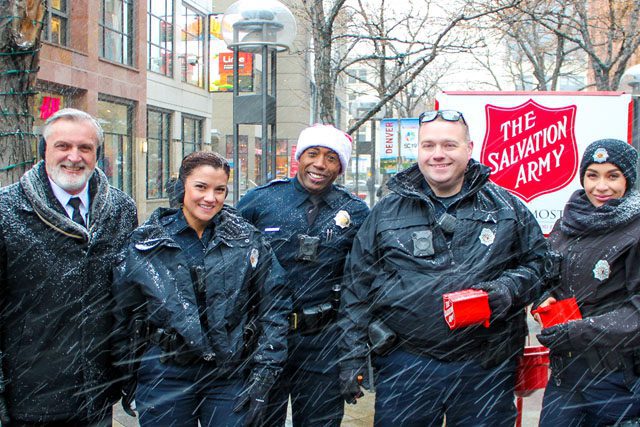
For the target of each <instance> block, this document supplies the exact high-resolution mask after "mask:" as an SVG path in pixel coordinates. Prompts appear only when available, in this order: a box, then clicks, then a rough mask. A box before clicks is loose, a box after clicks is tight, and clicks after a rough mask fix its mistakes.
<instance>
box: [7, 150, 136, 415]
mask: <svg viewBox="0 0 640 427" xmlns="http://www.w3.org/2000/svg"><path fill="white" fill-rule="evenodd" d="M89 193H90V203H91V206H90V209H89V229H88V230H87V229H85V228H84V227H81V226H79V225H78V224H76V223H74V222H73V221H72V220H71V219H70V218H69V217H68V215H67V213H66V211H65V210H64V208H63V207H62V206H61V205H60V203H59V202H58V200H57V199H56V198H55V196H54V195H53V191H52V190H51V186H50V184H49V181H48V178H47V174H46V171H45V168H44V163H43V162H40V163H39V164H37V165H36V166H35V167H34V168H33V169H31V170H30V171H28V172H27V173H25V174H24V175H23V176H22V178H21V179H20V182H19V183H16V184H13V185H10V186H8V187H4V188H2V189H1V190H0V292H1V296H2V301H1V307H2V310H1V320H0V328H1V329H0V330H1V332H0V333H1V339H2V347H1V350H2V352H3V353H4V358H3V361H2V362H3V373H4V377H5V379H6V381H7V385H6V390H5V393H4V394H5V398H6V399H7V401H8V404H9V411H10V414H11V417H12V418H14V419H19V420H24V421H31V422H34V423H35V422H38V423H40V422H47V421H53V420H61V419H67V418H70V417H75V418H88V419H91V418H92V416H94V415H96V414H98V413H99V412H100V411H104V410H105V409H107V408H110V406H111V405H113V403H114V402H115V401H116V400H117V398H118V397H119V396H120V393H119V389H118V387H117V383H116V382H115V379H116V375H117V374H116V370H114V369H113V367H112V359H111V353H110V347H109V336H110V333H111V330H112V316H111V310H112V308H113V303H112V298H111V278H112V267H113V265H114V263H115V259H116V255H117V253H118V252H119V251H120V250H121V249H122V247H123V245H124V243H125V239H126V236H127V235H128V234H129V233H130V232H131V230H133V229H134V228H135V226H136V224H137V218H136V208H135V205H134V203H133V201H132V200H131V198H130V197H129V196H127V195H126V194H124V193H123V192H121V191H120V190H117V189H115V188H113V187H110V186H109V183H108V181H107V177H106V176H105V175H104V174H103V173H102V171H100V170H99V169H96V170H95V172H94V174H93V176H92V178H91V180H90V181H89Z"/></svg>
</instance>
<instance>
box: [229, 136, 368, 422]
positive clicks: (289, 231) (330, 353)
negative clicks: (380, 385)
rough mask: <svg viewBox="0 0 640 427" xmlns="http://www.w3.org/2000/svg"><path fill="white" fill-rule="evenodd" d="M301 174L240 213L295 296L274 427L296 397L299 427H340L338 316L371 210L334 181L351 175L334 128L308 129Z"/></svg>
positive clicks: (269, 188)
mask: <svg viewBox="0 0 640 427" xmlns="http://www.w3.org/2000/svg"><path fill="white" fill-rule="evenodd" d="M295 156H296V160H298V162H299V167H298V172H297V174H296V176H295V177H294V178H292V179H282V180H276V181H272V182H271V183H269V184H267V185H264V186H262V187H258V188H255V189H253V190H251V191H249V192H248V193H247V194H246V195H245V196H244V197H243V198H242V199H241V200H240V202H239V204H238V209H239V211H240V213H241V214H242V215H243V216H244V217H245V218H247V219H248V220H249V221H250V222H252V223H253V224H254V225H255V226H256V227H258V228H259V229H260V230H261V231H262V232H264V233H265V234H266V235H267V237H268V238H269V240H270V241H271V245H272V246H273V249H274V250H275V252H276V256H277V257H278V261H280V264H281V265H282V267H284V269H285V270H286V272H287V275H288V280H289V284H290V287H291V291H292V294H293V308H294V311H293V313H292V315H291V322H290V324H291V331H290V335H289V359H288V362H287V366H286V367H285V371H284V372H283V374H282V375H281V376H280V378H281V380H280V382H279V383H277V384H276V386H275V387H274V389H273V390H272V393H271V395H270V398H269V405H270V408H271V409H270V411H269V414H270V419H269V420H267V424H269V425H278V426H284V423H285V419H286V412H287V402H288V398H289V395H290V396H291V402H292V407H293V425H294V426H303V425H304V426H313V425H322V426H339V425H340V422H341V420H342V416H343V414H344V403H343V399H342V396H341V394H340V388H339V385H338V368H337V345H336V343H337V339H338V334H337V328H336V322H335V321H336V312H337V310H338V306H339V302H340V284H341V282H342V281H343V279H345V278H343V267H344V264H345V259H346V257H347V253H348V252H349V250H350V249H351V243H352V241H353V238H354V236H355V234H356V232H357V231H358V228H360V225H361V224H362V222H363V221H364V219H365V217H366V216H367V214H368V212H369V209H368V207H367V205H366V204H365V203H364V202H363V201H362V200H360V199H358V198H357V197H355V196H354V195H352V194H350V193H349V192H348V191H347V190H345V189H344V188H342V187H339V186H336V185H334V181H335V180H336V178H338V176H339V175H340V174H342V173H344V171H345V170H346V168H347V165H348V163H349V158H350V157H351V137H349V135H347V134H346V133H344V132H342V131H340V130H338V129H336V128H335V127H333V126H331V125H315V126H312V127H309V128H306V129H304V130H303V131H302V132H301V133H300V137H299V138H298V145H297V149H296V155H295Z"/></svg>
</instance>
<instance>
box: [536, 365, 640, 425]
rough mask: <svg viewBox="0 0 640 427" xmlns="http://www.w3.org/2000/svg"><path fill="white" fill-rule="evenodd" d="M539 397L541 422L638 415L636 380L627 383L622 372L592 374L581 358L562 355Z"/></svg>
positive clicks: (597, 421)
mask: <svg viewBox="0 0 640 427" xmlns="http://www.w3.org/2000/svg"><path fill="white" fill-rule="evenodd" d="M563 362H564V368H563V369H562V370H561V372H555V373H554V375H555V376H556V377H558V378H559V380H560V384H559V385H558V383H557V382H556V380H555V379H554V378H553V377H552V378H550V379H549V383H548V384H547V388H546V390H545V392H544V398H543V400H542V412H541V414H540V425H541V426H558V425H561V426H563V427H574V426H606V425H614V424H617V423H619V422H621V421H626V420H629V419H634V418H638V417H640V390H639V389H638V388H639V387H640V384H639V382H638V378H636V380H635V384H634V385H632V386H631V387H630V386H629V385H627V383H625V380H624V376H623V374H622V372H609V373H601V374H593V373H592V372H591V371H590V370H589V366H588V364H587V362H586V361H585V360H583V359H580V358H578V359H563Z"/></svg>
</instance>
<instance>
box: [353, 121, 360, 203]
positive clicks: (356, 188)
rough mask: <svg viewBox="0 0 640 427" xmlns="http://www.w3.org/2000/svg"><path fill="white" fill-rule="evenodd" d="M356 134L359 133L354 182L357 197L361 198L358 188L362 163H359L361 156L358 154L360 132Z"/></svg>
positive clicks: (357, 134)
mask: <svg viewBox="0 0 640 427" xmlns="http://www.w3.org/2000/svg"><path fill="white" fill-rule="evenodd" d="M356 132H357V133H356V138H355V141H356V176H355V178H354V181H355V184H356V186H355V192H356V196H358V197H360V194H359V193H360V188H359V186H358V181H360V180H359V179H358V178H359V176H360V162H359V160H360V156H359V153H358V149H359V148H360V132H359V131H356Z"/></svg>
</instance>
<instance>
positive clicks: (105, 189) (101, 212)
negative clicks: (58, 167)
mask: <svg viewBox="0 0 640 427" xmlns="http://www.w3.org/2000/svg"><path fill="white" fill-rule="evenodd" d="M20 186H21V187H22V190H23V191H24V193H25V196H26V198H27V200H28V201H29V204H30V207H31V209H33V211H34V212H36V214H37V215H38V216H39V217H40V219H41V220H42V221H43V222H44V223H46V224H47V225H49V226H50V227H51V228H54V229H55V230H57V231H59V232H61V233H63V234H66V235H68V236H70V237H73V238H77V239H82V240H85V241H88V240H89V234H90V233H91V232H92V231H94V230H96V229H97V228H98V227H100V225H101V224H102V223H103V221H104V219H105V218H106V217H108V216H109V213H110V211H111V209H112V206H111V204H110V202H109V192H110V191H111V189H110V188H109V181H108V179H107V177H106V175H105V174H104V173H103V172H102V171H101V170H100V169H99V168H95V170H94V172H93V174H92V175H91V178H90V179H89V196H90V200H91V205H90V206H89V212H90V213H89V218H90V223H89V230H87V229H85V228H84V227H82V226H80V225H78V224H76V223H75V222H73V220H72V219H71V218H69V216H68V215H67V213H66V211H65V209H64V207H63V206H62V205H60V202H59V201H58V199H57V198H56V196H55V195H54V194H53V190H52V189H51V185H50V184H49V178H48V176H47V172H46V170H45V165H44V161H43V160H41V161H40V162H39V163H38V164H37V165H35V166H34V167H33V168H31V169H30V170H28V171H27V172H26V173H25V174H24V175H22V177H21V178H20Z"/></svg>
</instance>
